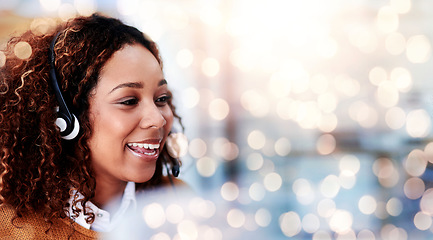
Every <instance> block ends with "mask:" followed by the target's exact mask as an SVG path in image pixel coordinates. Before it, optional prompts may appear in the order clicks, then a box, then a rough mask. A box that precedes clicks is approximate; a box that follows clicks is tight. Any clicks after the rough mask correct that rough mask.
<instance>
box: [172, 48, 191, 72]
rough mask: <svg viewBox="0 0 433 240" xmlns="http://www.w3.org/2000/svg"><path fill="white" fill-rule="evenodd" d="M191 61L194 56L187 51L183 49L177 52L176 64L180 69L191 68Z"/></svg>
mask: <svg viewBox="0 0 433 240" xmlns="http://www.w3.org/2000/svg"><path fill="white" fill-rule="evenodd" d="M193 61H194V55H193V54H192V52H191V51H190V50H189V49H186V48H184V49H182V50H180V51H179V52H177V55H176V62H177V64H178V65H179V66H181V67H182V68H187V67H189V66H191V64H192V62H193Z"/></svg>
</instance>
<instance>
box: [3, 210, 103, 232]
mask: <svg viewBox="0 0 433 240" xmlns="http://www.w3.org/2000/svg"><path fill="white" fill-rule="evenodd" d="M15 216H16V214H15V210H14V209H13V208H12V207H9V206H7V205H0V240H3V239H23V240H26V239H53V240H54V239H55V240H59V239H97V238H98V233H97V232H95V231H92V230H89V229H86V228H84V227H82V226H80V225H79V224H77V223H75V222H73V221H72V220H71V219H69V218H66V219H55V220H53V224H52V225H50V224H49V223H47V222H45V220H44V219H43V217H41V216H40V215H38V214H36V213H29V214H27V215H25V216H23V217H22V218H14V217H15ZM50 226H51V228H50ZM47 230H48V231H47Z"/></svg>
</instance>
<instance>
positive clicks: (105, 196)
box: [92, 179, 127, 208]
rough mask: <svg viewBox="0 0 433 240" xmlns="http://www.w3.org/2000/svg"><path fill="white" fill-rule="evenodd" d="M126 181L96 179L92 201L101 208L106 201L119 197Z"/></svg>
mask: <svg viewBox="0 0 433 240" xmlns="http://www.w3.org/2000/svg"><path fill="white" fill-rule="evenodd" d="M126 184H127V182H115V183H113V182H110V181H102V180H99V181H98V179H96V190H95V197H94V198H93V199H92V203H93V204H95V205H96V206H97V207H99V208H103V207H104V206H106V205H107V204H108V203H110V202H113V201H116V199H119V198H121V196H122V194H123V192H124V191H125V187H126Z"/></svg>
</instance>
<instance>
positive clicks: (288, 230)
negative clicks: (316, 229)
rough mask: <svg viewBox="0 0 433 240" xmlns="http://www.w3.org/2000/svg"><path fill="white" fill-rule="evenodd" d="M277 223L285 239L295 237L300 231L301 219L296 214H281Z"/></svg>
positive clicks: (291, 212)
mask: <svg viewBox="0 0 433 240" xmlns="http://www.w3.org/2000/svg"><path fill="white" fill-rule="evenodd" d="M279 222H280V228H281V231H282V232H283V233H284V235H286V236H287V237H293V236H296V235H297V234H298V233H299V232H300V231H301V228H302V226H301V224H302V223H301V218H300V217H299V215H298V214H297V213H296V212H293V211H290V212H286V213H283V214H282V215H281V216H280V218H279Z"/></svg>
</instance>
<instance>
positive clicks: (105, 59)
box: [0, 14, 180, 239]
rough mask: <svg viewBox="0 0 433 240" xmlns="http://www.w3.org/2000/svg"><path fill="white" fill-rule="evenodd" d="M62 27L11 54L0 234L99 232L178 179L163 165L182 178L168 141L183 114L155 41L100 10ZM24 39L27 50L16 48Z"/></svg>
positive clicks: (2, 118)
mask: <svg viewBox="0 0 433 240" xmlns="http://www.w3.org/2000/svg"><path fill="white" fill-rule="evenodd" d="M55 30H56V31H53V32H51V33H48V34H43V35H35V34H34V33H32V32H31V31H28V32H26V33H24V34H23V35H21V36H18V37H14V38H12V39H11V40H10V41H9V42H8V44H7V47H6V49H5V51H4V53H5V57H6V61H5V63H4V65H3V66H2V67H1V72H0V74H1V75H0V79H1V81H0V125H1V126H2V127H1V129H0V146H1V151H0V163H1V164H0V236H1V237H5V236H6V237H12V238H26V237H30V238H44V239H46V238H52V239H63V238H72V239H75V238H96V237H98V232H106V231H111V230H113V229H114V228H115V227H116V225H117V224H118V223H119V222H121V221H122V218H123V217H124V214H125V212H126V211H128V210H130V209H131V208H134V206H135V193H136V191H143V190H145V189H153V188H155V187H157V186H163V185H166V184H168V183H169V182H170V181H171V182H172V179H171V173H168V174H167V176H166V175H164V174H163V165H165V164H166V165H171V166H172V167H174V169H176V172H174V171H173V175H177V174H178V172H177V168H178V167H179V164H180V163H179V162H178V160H177V159H176V158H174V157H171V156H170V154H169V152H171V151H168V149H167V148H168V147H167V145H166V144H165V143H166V141H167V138H168V136H169V134H170V132H171V128H172V124H173V121H174V118H177V119H178V121H180V118H179V116H178V115H177V114H176V112H175V108H174V106H173V104H172V94H171V92H170V90H169V88H168V81H167V80H165V78H164V74H163V72H162V62H161V59H160V56H159V53H158V50H157V47H156V45H155V43H154V42H152V41H151V40H150V39H148V38H147V37H146V36H145V35H143V33H141V32H140V31H138V30H137V29H136V28H133V27H130V26H127V25H125V24H123V23H122V22H120V21H119V20H117V19H113V18H109V17H104V16H101V15H98V14H94V15H92V16H90V17H77V18H75V19H71V20H70V21H68V22H66V23H63V24H60V25H58V27H57V28H56V29H55ZM22 43H26V44H27V45H28V46H29V47H30V52H31V54H30V55H29V56H26V57H20V56H17V55H16V54H15V53H14V49H15V48H16V46H17V45H18V44H22ZM50 43H51V45H50ZM57 106H58V107H57ZM56 109H57V113H56ZM74 119H76V120H74ZM56 125H57V126H56ZM74 129H75V130H74ZM62 138H63V139H62ZM167 167H168V166H167ZM179 182H180V180H177V181H176V182H175V183H179ZM107 209H110V211H107Z"/></svg>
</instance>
